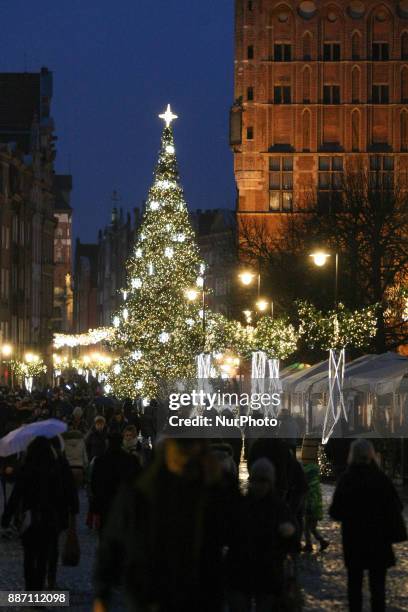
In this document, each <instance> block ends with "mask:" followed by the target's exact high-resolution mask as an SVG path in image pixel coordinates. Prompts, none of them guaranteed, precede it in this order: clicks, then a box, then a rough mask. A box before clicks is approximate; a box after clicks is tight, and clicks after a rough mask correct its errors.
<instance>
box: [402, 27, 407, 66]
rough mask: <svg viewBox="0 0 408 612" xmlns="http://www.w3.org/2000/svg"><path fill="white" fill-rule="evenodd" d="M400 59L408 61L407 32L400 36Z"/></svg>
mask: <svg viewBox="0 0 408 612" xmlns="http://www.w3.org/2000/svg"><path fill="white" fill-rule="evenodd" d="M401 59H403V60H406V59H408V32H404V33H403V34H402V36H401Z"/></svg>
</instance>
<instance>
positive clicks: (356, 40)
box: [351, 32, 360, 60]
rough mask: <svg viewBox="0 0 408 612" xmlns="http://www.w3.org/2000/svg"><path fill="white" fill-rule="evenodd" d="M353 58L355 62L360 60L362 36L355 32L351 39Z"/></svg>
mask: <svg viewBox="0 0 408 612" xmlns="http://www.w3.org/2000/svg"><path fill="white" fill-rule="evenodd" d="M351 58H352V59H353V60H359V59H360V35H359V34H357V32H354V34H353V36H352V37H351Z"/></svg>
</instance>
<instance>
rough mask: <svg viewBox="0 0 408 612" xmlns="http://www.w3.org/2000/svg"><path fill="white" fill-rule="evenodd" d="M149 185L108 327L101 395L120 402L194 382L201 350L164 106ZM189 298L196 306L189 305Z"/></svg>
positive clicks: (194, 258) (189, 238)
mask: <svg viewBox="0 0 408 612" xmlns="http://www.w3.org/2000/svg"><path fill="white" fill-rule="evenodd" d="M160 118H162V119H163V120H164V122H165V126H164V129H163V134H162V138H161V149H160V153H159V159H158V162H157V166H156V170H155V173H154V181H153V184H152V186H151V188H150V191H149V194H148V198H147V201H146V208H145V212H144V216H143V220H142V224H141V226H140V230H139V233H138V237H137V240H136V245H135V248H134V253H133V256H132V258H131V259H130V261H129V262H128V284H127V287H126V288H124V290H123V297H124V302H123V308H122V309H121V310H120V312H118V313H117V314H116V316H115V317H114V320H113V325H114V330H115V331H114V338H113V342H112V346H113V348H114V349H115V350H116V352H117V354H118V359H117V360H116V361H115V363H114V365H113V368H112V371H111V373H110V375H109V377H108V385H109V386H108V389H109V387H110V388H111V389H112V391H113V392H114V393H115V394H116V395H117V396H119V397H131V398H135V397H143V398H147V397H150V398H152V397H157V395H158V393H159V389H160V388H161V384H162V383H163V382H164V381H169V380H177V379H185V378H190V377H193V376H194V375H195V358H196V355H197V354H198V353H199V352H200V351H201V350H202V347H203V330H202V327H203V326H202V317H203V312H202V311H201V310H200V309H201V305H200V299H199V298H200V295H201V294H202V290H203V285H204V278H203V274H204V266H203V264H202V262H201V261H200V256H199V252H198V248H197V245H196V243H195V236H194V232H193V229H192V227H191V224H190V219H189V216H188V211H187V206H186V202H185V200H184V195H183V190H182V188H181V186H180V182H179V174H178V168H177V159H176V153H175V146H174V136H173V129H172V125H171V124H172V121H173V120H174V119H177V116H176V115H173V113H172V112H171V109H170V105H168V107H167V110H166V112H165V113H163V114H162V115H160ZM194 298H196V299H194Z"/></svg>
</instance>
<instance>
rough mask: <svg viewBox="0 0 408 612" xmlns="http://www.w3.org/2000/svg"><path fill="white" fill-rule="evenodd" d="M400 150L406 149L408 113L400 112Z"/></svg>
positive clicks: (407, 149)
mask: <svg viewBox="0 0 408 612" xmlns="http://www.w3.org/2000/svg"><path fill="white" fill-rule="evenodd" d="M401 151H408V113H407V112H405V111H403V112H402V113H401Z"/></svg>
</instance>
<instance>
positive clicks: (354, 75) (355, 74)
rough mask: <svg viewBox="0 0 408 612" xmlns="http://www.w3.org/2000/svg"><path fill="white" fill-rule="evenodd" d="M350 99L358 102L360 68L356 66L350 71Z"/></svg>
mask: <svg viewBox="0 0 408 612" xmlns="http://www.w3.org/2000/svg"><path fill="white" fill-rule="evenodd" d="M351 101H352V102H353V104H355V103H356V102H360V70H359V69H358V68H356V67H355V68H353V70H352V72H351Z"/></svg>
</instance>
